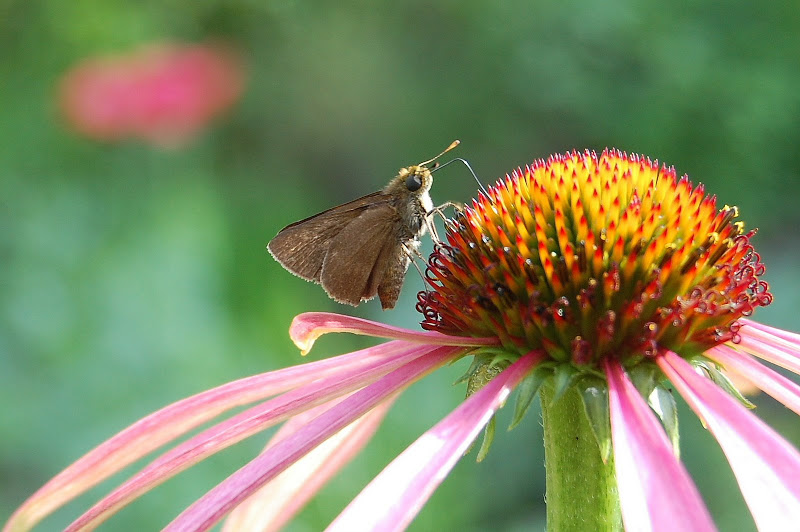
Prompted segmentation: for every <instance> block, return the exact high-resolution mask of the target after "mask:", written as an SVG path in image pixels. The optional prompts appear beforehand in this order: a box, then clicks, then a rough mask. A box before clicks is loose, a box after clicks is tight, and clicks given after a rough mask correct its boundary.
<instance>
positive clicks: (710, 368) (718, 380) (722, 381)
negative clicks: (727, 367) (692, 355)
mask: <svg viewBox="0 0 800 532" xmlns="http://www.w3.org/2000/svg"><path fill="white" fill-rule="evenodd" d="M699 365H700V367H702V368H703V370H705V372H706V373H707V374H708V377H709V378H710V379H711V380H712V381H713V382H714V384H716V385H717V386H719V387H720V388H722V389H723V390H725V391H726V392H728V393H729V394H730V395H732V396H733V397H734V398H735V399H736V400H737V401H739V402H740V403H742V405H743V406H745V407H746V408H749V409H750V410H752V409H754V408H755V407H756V405H754V404H753V403H751V402H750V401H749V400H748V399H747V397H745V396H744V395H742V392H740V391H739V390H738V389H737V388H736V386H734V385H733V383H732V382H731V380H730V379H729V378H728V376H727V375H725V374H724V373H722V372H721V371H720V370H718V369H717V368H716V365H715V364H699Z"/></svg>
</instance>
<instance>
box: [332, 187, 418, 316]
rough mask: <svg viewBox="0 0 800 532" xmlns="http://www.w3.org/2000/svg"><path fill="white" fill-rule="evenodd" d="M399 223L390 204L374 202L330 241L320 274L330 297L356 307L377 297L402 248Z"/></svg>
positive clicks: (395, 211) (396, 214)
mask: <svg viewBox="0 0 800 532" xmlns="http://www.w3.org/2000/svg"><path fill="white" fill-rule="evenodd" d="M399 223H400V218H399V215H398V213H397V210H396V209H395V208H394V207H392V206H391V205H390V204H389V203H382V204H378V205H372V206H370V208H369V209H366V210H364V211H363V212H362V213H361V214H359V215H358V216H357V217H356V218H355V219H353V220H352V221H351V222H350V223H348V224H347V225H346V226H345V227H344V228H343V229H342V230H341V231H340V232H339V234H338V235H337V236H336V237H335V238H333V239H332V240H331V243H330V247H329V248H328V251H327V253H326V255H325V258H324V261H323V264H322V272H321V274H320V280H321V283H322V287H323V288H324V289H325V291H326V292H328V295H329V296H331V297H332V298H333V299H335V300H336V301H338V302H340V303H347V304H349V305H353V306H356V305H358V304H359V303H360V302H361V301H365V300H368V299H372V298H373V297H375V295H376V294H377V293H378V287H379V286H380V285H381V283H382V281H383V280H384V277H385V275H386V272H387V270H388V269H389V268H390V266H391V261H392V259H393V258H394V257H395V256H396V254H397V249H398V248H401V247H402V246H401V243H400V242H399V241H398V239H397V236H396V234H395V233H396V232H397V226H398V224H399Z"/></svg>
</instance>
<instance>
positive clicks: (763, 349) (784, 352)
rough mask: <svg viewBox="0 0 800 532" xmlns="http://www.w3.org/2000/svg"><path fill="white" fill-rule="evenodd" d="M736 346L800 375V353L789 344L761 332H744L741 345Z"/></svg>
mask: <svg viewBox="0 0 800 532" xmlns="http://www.w3.org/2000/svg"><path fill="white" fill-rule="evenodd" d="M735 345H736V347H737V348H739V349H741V350H743V351H747V352H748V353H750V354H751V355H753V356H756V357H758V358H760V359H762V360H766V361H768V362H772V363H773V364H775V365H776V366H780V367H782V368H786V369H788V370H789V371H792V372H794V373H797V374H800V351H798V350H797V349H795V348H794V347H792V345H791V344H790V343H789V342H785V341H784V340H782V339H780V338H776V337H770V336H769V335H767V334H764V333H762V332H760V331H754V330H751V331H744V330H742V331H741V333H740V339H739V343H738V344H735Z"/></svg>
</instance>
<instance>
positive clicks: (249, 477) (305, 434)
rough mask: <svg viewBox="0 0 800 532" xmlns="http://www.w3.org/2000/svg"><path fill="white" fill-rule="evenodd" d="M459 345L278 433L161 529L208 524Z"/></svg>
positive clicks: (446, 359)
mask: <svg viewBox="0 0 800 532" xmlns="http://www.w3.org/2000/svg"><path fill="white" fill-rule="evenodd" d="M459 352H460V350H459V349H458V348H452V347H439V348H437V349H436V350H434V351H433V352H431V353H429V354H427V355H425V356H422V357H420V358H417V359H415V360H413V361H411V362H409V363H408V364H406V365H405V366H402V367H401V368H398V369H396V370H395V371H393V372H391V373H389V374H388V375H385V376H384V377H383V378H381V379H380V380H378V381H377V382H374V383H372V384H370V385H369V386H366V387H365V388H362V389H361V390H359V391H357V392H355V393H354V394H353V395H351V396H350V397H348V398H347V399H345V400H343V401H341V402H340V403H338V404H337V405H335V406H333V407H332V408H330V409H329V410H327V411H326V412H325V413H323V414H321V415H320V416H318V417H317V418H315V419H314V420H313V421H312V422H310V423H308V424H307V425H306V426H304V427H303V428H302V429H300V430H298V431H297V432H295V433H293V434H291V435H289V436H288V437H286V438H284V439H282V440H281V441H279V442H278V443H276V444H275V445H274V446H272V447H270V448H269V449H267V450H266V451H265V452H264V453H262V454H261V455H259V456H258V457H256V458H255V459H253V460H252V461H251V462H250V463H249V464H247V465H246V466H244V467H243V468H241V469H239V470H238V471H237V472H236V473H234V474H233V475H231V476H230V477H228V478H227V479H225V480H224V481H223V482H221V483H220V484H218V485H217V486H216V487H215V488H214V489H212V490H211V491H209V492H208V493H206V494H205V495H204V496H203V497H201V498H200V499H198V500H197V501H195V502H194V504H192V505H191V506H190V507H189V508H188V509H186V510H184V512H183V513H181V514H180V515H179V516H178V517H177V518H176V519H175V520H174V521H172V523H170V524H169V525H168V526H167V527H166V528H165V530H170V531H176V530H181V531H183V530H192V531H195V530H207V529H208V528H210V527H212V526H213V525H214V523H216V522H217V521H218V520H219V519H221V518H222V517H223V516H224V515H225V514H226V513H228V512H229V511H231V510H232V509H233V508H234V507H236V505H238V504H239V503H241V502H242V501H243V500H244V499H246V498H247V497H249V496H250V495H251V494H253V493H254V492H255V491H256V490H257V489H258V488H259V487H260V486H263V485H264V484H265V483H267V482H268V481H270V480H272V479H273V478H275V477H276V476H277V475H278V474H279V473H280V472H281V471H284V470H285V469H286V468H288V467H289V466H290V465H291V464H293V463H295V462H296V461H297V460H299V459H300V458H301V457H302V456H304V455H305V454H306V453H308V452H309V451H310V450H311V449H313V448H314V447H316V446H317V445H319V444H321V443H322V442H324V441H325V440H327V439H328V438H330V437H331V436H332V435H333V434H335V433H337V432H338V431H340V430H341V429H342V428H344V427H345V426H347V425H349V424H350V423H352V422H353V421H354V420H355V419H357V418H358V417H359V416H361V415H363V414H364V413H366V412H368V411H369V410H371V409H372V408H374V407H375V406H376V405H378V404H379V403H381V402H383V401H384V400H386V399H387V397H389V396H391V395H393V394H394V393H396V392H397V391H399V390H400V389H402V388H405V387H406V386H408V385H409V384H411V383H412V382H414V381H416V380H419V379H420V378H422V377H423V376H424V375H426V374H428V373H430V372H431V371H433V370H435V369H436V368H438V367H441V366H442V365H444V364H446V363H448V362H450V361H451V360H452V359H453V356H454V354H455V353H459Z"/></svg>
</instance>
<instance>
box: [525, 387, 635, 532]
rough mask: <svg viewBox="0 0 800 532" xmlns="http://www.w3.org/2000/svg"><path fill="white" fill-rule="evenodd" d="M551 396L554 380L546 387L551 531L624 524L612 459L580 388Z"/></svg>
mask: <svg viewBox="0 0 800 532" xmlns="http://www.w3.org/2000/svg"><path fill="white" fill-rule="evenodd" d="M553 396H554V388H553V386H552V384H551V383H548V384H547V385H545V386H543V387H542V389H541V391H540V397H541V401H542V418H543V422H544V457H545V467H546V469H547V530H548V532H585V531H587V530H592V531H617V530H622V529H623V528H622V515H621V513H620V509H619V493H618V492H617V483H616V478H615V476H614V463H613V460H611V459H610V460H609V462H608V463H607V464H604V463H603V460H602V459H601V457H600V449H599V447H598V446H597V440H596V439H595V436H594V433H593V432H592V428H591V426H590V425H589V419H588V418H587V416H586V412H585V410H584V407H583V400H582V399H581V396H580V394H579V393H578V391H577V390H576V389H575V388H569V389H568V390H567V391H566V393H564V395H562V396H561V397H560V398H559V399H558V400H557V401H556V402H555V404H554V403H553Z"/></svg>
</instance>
